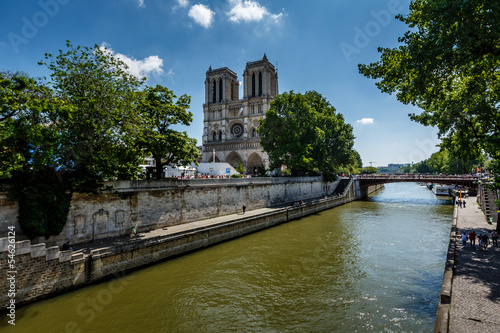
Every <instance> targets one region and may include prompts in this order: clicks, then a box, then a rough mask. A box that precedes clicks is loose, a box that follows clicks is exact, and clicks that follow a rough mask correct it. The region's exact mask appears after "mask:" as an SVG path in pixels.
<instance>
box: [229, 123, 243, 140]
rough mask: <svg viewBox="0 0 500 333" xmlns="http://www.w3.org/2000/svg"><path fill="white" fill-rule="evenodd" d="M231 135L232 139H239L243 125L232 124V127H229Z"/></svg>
mask: <svg viewBox="0 0 500 333" xmlns="http://www.w3.org/2000/svg"><path fill="white" fill-rule="evenodd" d="M231 135H232V137H233V138H239V137H241V136H242V135H243V125H241V124H234V125H233V127H231Z"/></svg>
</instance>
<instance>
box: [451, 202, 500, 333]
mask: <svg viewBox="0 0 500 333" xmlns="http://www.w3.org/2000/svg"><path fill="white" fill-rule="evenodd" d="M465 200H466V202H467V205H466V208H459V207H458V208H457V207H455V209H456V210H457V230H456V236H457V239H456V251H455V269H454V274H453V283H452V288H451V303H450V312H449V332H453V333H460V332H468V333H471V332H481V333H489V332H492V333H493V332H500V247H495V246H493V245H492V243H491V237H490V232H491V231H492V230H493V229H494V228H495V227H496V225H494V224H488V222H487V221H486V219H485V216H484V214H483V212H482V211H481V209H480V207H479V205H478V204H477V202H476V197H469V198H467V199H465ZM472 230H474V231H475V233H476V234H477V235H479V234H484V233H487V234H488V237H490V245H489V246H488V249H487V251H483V250H480V249H479V246H478V245H477V240H476V248H475V249H474V248H473V247H471V245H470V242H467V246H466V247H463V246H462V242H461V241H460V235H461V234H462V232H465V233H466V234H467V235H468V234H469V233H470V232H471V231H472Z"/></svg>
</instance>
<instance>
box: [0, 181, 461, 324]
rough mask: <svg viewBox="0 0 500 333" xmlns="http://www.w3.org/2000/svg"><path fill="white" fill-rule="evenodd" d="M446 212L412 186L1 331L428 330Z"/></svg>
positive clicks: (160, 268)
mask: <svg viewBox="0 0 500 333" xmlns="http://www.w3.org/2000/svg"><path fill="white" fill-rule="evenodd" d="M452 212H453V206H452V205H451V204H450V201H449V200H444V199H438V198H436V196H435V195H434V194H433V193H432V192H431V191H429V190H428V189H427V188H426V187H422V186H419V185H418V184H416V183H395V184H387V185H386V186H385V188H384V189H382V190H380V191H378V192H376V193H374V194H373V195H372V196H370V197H369V198H368V199H366V200H363V201H356V202H353V203H350V204H346V205H343V206H340V207H337V208H334V209H331V210H329V211H324V212H322V213H319V214H316V215H313V216H309V217H307V218H303V219H300V220H296V221H292V222H289V223H286V224H283V225H280V226H277V227H274V228H271V229H267V230H264V231H260V232H257V233H254V234H251V235H248V236H245V237H242V238H239V239H236V240H232V241H229V242H226V243H223V244H219V245H216V246H213V247H211V248H208V249H205V250H202V251H199V252H195V253H192V254H189V255H185V256H182V257H179V258H176V259H173V260H170V261H167V262H164V263H161V264H158V265H155V266H151V267H148V268H146V269H143V270H140V271H136V272H133V273H131V274H129V275H126V276H122V277H117V278H116V279H112V280H109V281H106V282H103V283H101V284H97V285H93V286H90V287H86V288H84V289H80V290H76V291H74V292H71V293H68V294H65V295H62V296H59V297H55V298H51V299H48V300H44V301H40V302H38V303H35V304H31V305H28V306H25V307H22V308H19V309H17V311H16V325H15V326H12V325H8V324H7V319H8V318H6V317H4V318H2V319H0V331H1V332H6V333H7V332H23V333H27V332H43V333H45V332H54V333H56V332H75V333H77V332H97V333H100V332H102V333H112V332H120V333H123V332H169V333H170V332H432V331H433V327H434V320H435V313H436V309H437V303H438V299H439V292H440V289H441V283H442V277H443V271H444V263H445V260H446V251H447V247H448V237H449V234H450V228H451V220H452Z"/></svg>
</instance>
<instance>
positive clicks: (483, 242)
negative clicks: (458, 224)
mask: <svg viewBox="0 0 500 333" xmlns="http://www.w3.org/2000/svg"><path fill="white" fill-rule="evenodd" d="M490 236H491V243H492V245H494V246H498V233H497V232H496V230H493V231H492V232H491V233H490ZM476 239H477V242H478V246H479V249H481V250H484V251H486V250H487V248H488V245H489V244H490V237H488V234H487V233H486V232H485V233H484V234H479V235H476V232H475V231H474V230H472V231H471V232H470V233H469V235H467V234H466V233H465V231H464V232H462V245H463V247H466V246H467V240H469V242H470V246H471V247H473V248H476Z"/></svg>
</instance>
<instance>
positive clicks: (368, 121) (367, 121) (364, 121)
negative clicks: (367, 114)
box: [356, 118, 373, 125]
mask: <svg viewBox="0 0 500 333" xmlns="http://www.w3.org/2000/svg"><path fill="white" fill-rule="evenodd" d="M356 122H357V123H361V124H363V125H368V124H373V118H361V119H360V120H356Z"/></svg>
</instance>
